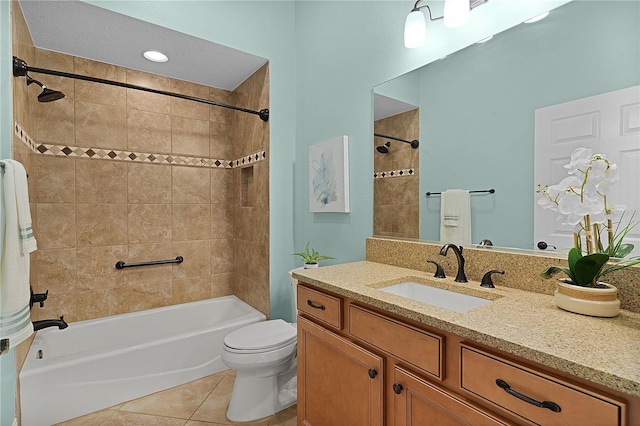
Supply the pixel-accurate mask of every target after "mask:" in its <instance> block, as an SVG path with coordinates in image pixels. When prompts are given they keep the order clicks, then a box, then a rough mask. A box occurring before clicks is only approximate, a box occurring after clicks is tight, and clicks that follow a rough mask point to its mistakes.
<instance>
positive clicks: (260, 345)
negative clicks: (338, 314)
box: [224, 319, 297, 350]
mask: <svg viewBox="0 0 640 426" xmlns="http://www.w3.org/2000/svg"><path fill="white" fill-rule="evenodd" d="M296 337H297V330H296V328H295V327H294V326H292V325H291V324H289V323H288V322H286V321H284V320H281V319H277V320H270V321H262V322H257V323H255V324H250V325H247V326H245V327H241V328H239V329H237V330H235V331H232V332H231V333H229V334H227V336H226V337H225V338H224V344H225V345H226V346H227V347H229V348H232V349H240V350H256V349H265V350H272V349H277V348H280V347H283V346H286V345H289V344H291V343H293V342H295V340H296Z"/></svg>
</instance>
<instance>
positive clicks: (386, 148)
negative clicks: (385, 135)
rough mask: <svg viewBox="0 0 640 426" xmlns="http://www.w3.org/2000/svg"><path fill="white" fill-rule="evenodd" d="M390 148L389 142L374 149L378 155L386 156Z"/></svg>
mask: <svg viewBox="0 0 640 426" xmlns="http://www.w3.org/2000/svg"><path fill="white" fill-rule="evenodd" d="M390 146H391V142H387V143H385V144H384V145H380V146H377V147H376V150H377V151H378V152H379V153H380V154H386V153H388V152H389V147H390Z"/></svg>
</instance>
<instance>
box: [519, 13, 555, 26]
mask: <svg viewBox="0 0 640 426" xmlns="http://www.w3.org/2000/svg"><path fill="white" fill-rule="evenodd" d="M547 16H549V12H548V11H547V12H544V13H541V14H540V15H536V16H534V17H533V18H529V19H527V20H526V21H524V23H525V24H533V23H534V22H538V21H541V20H543V19H544V18H546V17H547Z"/></svg>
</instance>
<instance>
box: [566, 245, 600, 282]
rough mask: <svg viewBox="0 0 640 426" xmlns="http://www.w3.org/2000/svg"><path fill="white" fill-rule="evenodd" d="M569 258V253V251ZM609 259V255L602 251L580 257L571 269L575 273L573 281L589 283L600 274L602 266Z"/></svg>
mask: <svg viewBox="0 0 640 426" xmlns="http://www.w3.org/2000/svg"><path fill="white" fill-rule="evenodd" d="M569 258H570V260H571V253H569ZM608 261H609V255H607V254H604V253H593V254H589V255H587V256H584V257H581V258H579V259H578V260H576V261H575V263H574V264H573V267H571V270H572V271H573V274H574V275H575V278H576V279H575V282H576V283H577V284H578V285H589V284H590V283H591V282H592V281H593V280H595V279H597V278H598V277H599V276H600V271H601V270H602V267H603V266H604V265H606V264H607V262H608Z"/></svg>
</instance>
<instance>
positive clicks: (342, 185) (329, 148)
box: [309, 136, 349, 213]
mask: <svg viewBox="0 0 640 426" xmlns="http://www.w3.org/2000/svg"><path fill="white" fill-rule="evenodd" d="M309 211H311V212H314V213H321V212H332V213H336V212H337V213H348V212H349V138H348V137H347V136H340V137H337V138H334V139H330V140H328V141H325V142H321V143H317V144H315V145H311V146H309Z"/></svg>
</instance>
